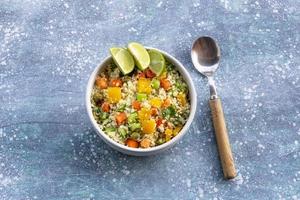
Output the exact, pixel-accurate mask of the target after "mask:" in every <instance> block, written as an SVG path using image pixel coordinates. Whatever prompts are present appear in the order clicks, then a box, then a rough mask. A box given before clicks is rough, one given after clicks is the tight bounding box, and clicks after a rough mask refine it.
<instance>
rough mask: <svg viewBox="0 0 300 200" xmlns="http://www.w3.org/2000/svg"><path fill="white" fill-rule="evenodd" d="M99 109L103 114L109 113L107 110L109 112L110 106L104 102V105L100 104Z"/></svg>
mask: <svg viewBox="0 0 300 200" xmlns="http://www.w3.org/2000/svg"><path fill="white" fill-rule="evenodd" d="M101 109H102V111H103V112H109V110H110V105H109V103H107V102H104V103H103V104H102V106H101Z"/></svg>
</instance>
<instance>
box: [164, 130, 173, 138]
mask: <svg viewBox="0 0 300 200" xmlns="http://www.w3.org/2000/svg"><path fill="white" fill-rule="evenodd" d="M172 134H173V131H172V129H169V128H167V129H166V130H165V135H166V141H169V140H171V137H172Z"/></svg>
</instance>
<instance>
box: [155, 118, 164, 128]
mask: <svg viewBox="0 0 300 200" xmlns="http://www.w3.org/2000/svg"><path fill="white" fill-rule="evenodd" d="M162 123H163V119H162V118H158V119H157V120H156V127H158V126H160V125H161V124H162Z"/></svg>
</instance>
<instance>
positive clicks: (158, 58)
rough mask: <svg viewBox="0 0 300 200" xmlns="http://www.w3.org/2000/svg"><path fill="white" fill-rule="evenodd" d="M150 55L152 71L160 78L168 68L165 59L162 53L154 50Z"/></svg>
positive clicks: (150, 51)
mask: <svg viewBox="0 0 300 200" xmlns="http://www.w3.org/2000/svg"><path fill="white" fill-rule="evenodd" d="M148 53H149V55H150V69H151V71H153V72H154V73H155V74H156V76H159V75H160V74H161V73H162V72H163V71H164V69H165V68H166V61H165V58H164V56H163V55H162V54H161V53H160V52H158V51H156V50H153V49H151V50H149V51H148Z"/></svg>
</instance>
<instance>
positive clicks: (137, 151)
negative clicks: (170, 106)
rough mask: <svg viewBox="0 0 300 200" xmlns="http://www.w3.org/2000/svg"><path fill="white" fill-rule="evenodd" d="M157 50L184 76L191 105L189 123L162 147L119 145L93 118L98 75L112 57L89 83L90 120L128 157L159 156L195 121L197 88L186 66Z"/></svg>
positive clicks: (103, 135)
mask: <svg viewBox="0 0 300 200" xmlns="http://www.w3.org/2000/svg"><path fill="white" fill-rule="evenodd" d="M146 49H155V48H150V47H146ZM155 50H157V51H159V52H161V53H162V54H163V55H164V56H165V58H166V59H167V60H168V61H169V62H171V63H173V65H174V66H175V67H176V68H177V69H178V71H179V72H180V74H181V75H182V76H183V78H184V80H185V81H186V83H187V85H188V89H189V97H190V104H191V111H190V115H189V117H188V120H187V122H186V123H185V125H184V126H183V128H182V130H181V131H180V132H179V133H178V134H177V135H176V136H175V137H174V138H172V139H171V140H170V141H168V142H166V143H164V144H162V145H159V146H155V147H152V148H147V149H141V148H130V147H127V146H125V145H123V144H120V143H117V142H116V141H114V140H113V139H111V138H110V137H109V136H108V135H106V134H105V133H104V132H103V131H102V130H101V129H100V127H99V126H98V124H97V122H96V120H95V119H94V117H93V113H92V109H91V100H90V99H91V92H92V89H93V86H94V82H95V79H96V76H97V74H98V73H99V72H101V71H102V70H104V68H105V67H106V66H107V64H109V63H111V62H112V57H111V56H109V57H107V58H105V59H104V61H103V62H102V63H101V64H100V65H99V66H98V67H96V69H95V70H94V71H93V73H92V74H91V76H90V78H89V81H88V85H87V89H86V97H85V101H86V109H87V112H88V115H89V118H90V120H91V122H92V124H93V127H94V129H95V130H96V132H97V133H98V135H99V136H100V137H101V138H102V139H103V140H104V142H105V143H107V144H108V145H109V146H111V147H112V148H114V149H115V150H117V151H120V152H122V153H125V154H128V155H133V156H148V155H153V154H157V153H160V152H162V151H164V150H166V149H169V148H170V147H172V146H174V145H175V144H176V143H177V142H178V141H179V140H180V139H181V138H182V136H183V135H185V134H186V133H187V130H188V129H189V127H190V125H191V123H192V121H193V119H194V116H195V112H196V106H197V94H196V89H195V86H194V84H193V81H192V79H191V77H190V75H189V73H188V71H187V70H186V69H185V68H184V66H183V65H182V64H181V63H180V62H179V61H178V60H177V59H176V58H174V57H173V56H171V55H170V54H168V53H166V52H164V51H161V50H159V49H155Z"/></svg>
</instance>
